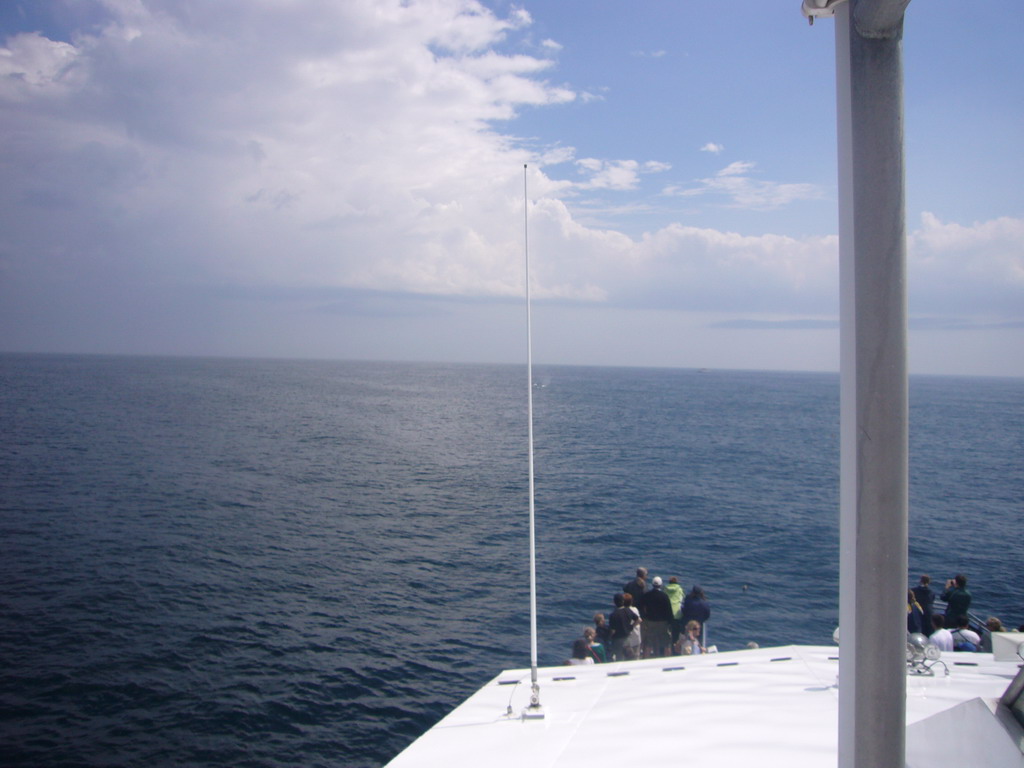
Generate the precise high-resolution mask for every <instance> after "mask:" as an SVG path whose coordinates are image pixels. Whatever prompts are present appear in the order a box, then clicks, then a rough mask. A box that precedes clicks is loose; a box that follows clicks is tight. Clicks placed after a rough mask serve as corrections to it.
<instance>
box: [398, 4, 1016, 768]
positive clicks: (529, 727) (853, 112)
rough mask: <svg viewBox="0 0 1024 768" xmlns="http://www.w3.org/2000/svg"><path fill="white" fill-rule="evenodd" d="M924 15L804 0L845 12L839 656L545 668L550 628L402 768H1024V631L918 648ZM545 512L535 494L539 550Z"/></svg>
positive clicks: (748, 654) (808, 652) (839, 65)
mask: <svg viewBox="0 0 1024 768" xmlns="http://www.w3.org/2000/svg"><path fill="white" fill-rule="evenodd" d="M909 2H910V0H803V9H802V10H803V12H804V15H805V16H807V17H808V18H809V19H810V20H811V22H813V21H814V19H815V18H818V17H834V18H835V28H836V83H837V89H836V90H837V133H838V156H839V240H840V247H839V250H840V286H841V288H840V293H841V295H840V329H841V330H840V382H841V391H840V434H841V438H840V553H841V554H840V568H839V569H840V595H839V616H840V625H841V627H842V642H841V645H840V646H839V648H838V649H837V648H834V647H819V646H795V645H791V646H783V647H779V648H764V649H752V650H742V651H733V652H727V653H719V654H707V655H700V656H686V657H671V658H666V659H648V660H641V661H629V662H622V663H613V664H601V665H594V666H564V667H548V668H539V669H538V667H537V664H536V640H535V632H534V636H533V638H532V643H533V647H532V649H531V650H532V653H531V661H532V664H531V667H530V668H529V669H522V670H508V671H504V672H502V673H501V674H499V675H498V676H497V677H495V678H494V679H493V680H492V681H491V682H490V683H488V684H487V685H485V686H484V687H483V688H481V689H480V690H479V691H477V692H476V693H475V694H473V695H472V696H471V697H470V698H469V699H468V700H466V701H465V702H464V703H463V704H461V705H460V706H459V707H457V708H456V709H455V710H454V711H452V712H451V713H450V714H449V715H448V716H447V717H445V718H444V719H443V720H441V721H440V722H439V723H438V724H437V725H435V726H434V727H433V728H431V729H430V730H429V731H427V732H426V733H425V734H424V735H423V736H421V737H420V738H419V739H417V740H416V741H415V742H414V743H413V744H412V745H410V747H408V748H407V749H406V750H405V751H403V752H402V753H401V754H399V755H398V756H397V757H396V758H395V759H394V760H393V761H392V762H391V763H389V765H390V766H392V768H410V767H411V766H440V765H443V766H469V765H474V766H475V765H487V766H505V765H508V766H512V765H515V766H531V768H538V767H539V766H551V767H555V766H557V767H559V768H562V767H564V768H578V767H582V766H588V767H589V766H595V765H605V764H609V763H611V764H628V765H631V766H645V765H673V764H677V763H691V762H693V763H697V764H701V765H713V766H746V765H757V766H759V767H763V768H767V767H769V766H786V768H796V767H797V766H834V765H838V766H840V768H906V767H907V766H910V767H911V768H935V766H939V765H951V766H952V765H984V766H986V768H1011V767H1013V768H1024V667H1022V666H1021V662H1022V661H1024V635H1021V634H1016V633H1000V634H997V635H993V652H992V653H949V654H946V655H944V656H943V657H942V658H936V653H935V650H934V648H928V647H926V646H925V645H924V644H923V640H924V639H923V637H922V636H916V638H914V641H913V642H910V641H908V637H907V634H906V603H905V596H906V586H907V585H906V579H907V506H908V503H907V484H908V481H907V463H908V456H907V454H908V448H907V443H908V441H907V433H908V426H907V411H908V409H907V364H906V359H907V357H906V326H907V318H906V229H905V220H904V219H905V217H904V173H903V82H902V59H901V57H902V32H903V21H904V11H905V10H906V7H907V5H908V4H909ZM527 286H529V282H527ZM527 290H529V289H528V288H527ZM531 432H532V425H531ZM531 470H532V467H531ZM532 511H533V509H532V498H531V539H532V537H533V534H532ZM532 557H533V555H532V552H531V563H532ZM531 570H532V567H531ZM533 589H534V587H533V585H532V584H531V602H532V600H533V598H532V594H533ZM533 622H535V619H533V618H532V619H531V624H532V625H533V626H535V624H533Z"/></svg>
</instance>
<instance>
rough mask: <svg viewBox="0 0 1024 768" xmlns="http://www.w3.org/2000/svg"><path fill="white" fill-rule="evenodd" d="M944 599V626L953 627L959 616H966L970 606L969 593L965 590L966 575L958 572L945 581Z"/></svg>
mask: <svg viewBox="0 0 1024 768" xmlns="http://www.w3.org/2000/svg"><path fill="white" fill-rule="evenodd" d="M942 599H943V600H945V601H946V627H947V628H949V627H955V626H957V622H958V621H959V620H960V619H961V618H965V619H966V618H967V611H968V609H969V608H970V607H971V593H970V592H968V591H967V577H966V576H964V575H963V574H962V573H958V574H957V575H956V577H955V578H952V579H949V580H948V581H947V582H946V591H945V592H943V593H942Z"/></svg>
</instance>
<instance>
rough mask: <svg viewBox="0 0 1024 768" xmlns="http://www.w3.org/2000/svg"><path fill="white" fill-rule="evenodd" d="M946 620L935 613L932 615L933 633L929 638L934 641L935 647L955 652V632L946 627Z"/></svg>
mask: <svg viewBox="0 0 1024 768" xmlns="http://www.w3.org/2000/svg"><path fill="white" fill-rule="evenodd" d="M943 624H944V621H943V618H942V617H941V616H939V615H938V614H935V615H933V616H932V628H933V631H932V634H931V637H929V638H928V639H929V640H931V641H932V643H934V645H935V647H936V648H938V649H939V650H940V651H949V652H950V653H952V652H953V633H952V632H950V631H949V630H948V629H946V628H945V627H944V626H943Z"/></svg>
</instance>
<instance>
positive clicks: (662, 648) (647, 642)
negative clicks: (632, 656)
mask: <svg viewBox="0 0 1024 768" xmlns="http://www.w3.org/2000/svg"><path fill="white" fill-rule="evenodd" d="M640 616H641V618H643V620H644V623H643V624H642V625H641V628H640V631H641V633H642V637H643V656H644V658H645V659H652V658H655V657H659V656H665V655H666V654H667V652H668V649H669V648H670V647H671V645H672V635H671V633H670V632H669V622H670V621H672V601H671V600H669V597H668V595H666V594H665V592H664V590H662V588H661V576H655V577H654V581H653V582H651V591H650V592H644V595H643V597H641V598H640Z"/></svg>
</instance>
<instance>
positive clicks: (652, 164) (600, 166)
mask: <svg viewBox="0 0 1024 768" xmlns="http://www.w3.org/2000/svg"><path fill="white" fill-rule="evenodd" d="M576 165H577V166H578V167H579V169H580V172H581V173H584V174H589V178H588V179H587V180H586V181H583V182H579V183H577V184H576V185H575V186H576V187H577V188H578V189H608V190H619V191H626V190H632V189H636V188H637V186H638V185H639V183H640V175H641V174H644V173H661V172H663V171H667V170H669V169H670V168H671V167H672V166H671V165H669V164H668V163H662V162H660V161H657V160H648V161H647V162H645V163H643V164H641V163H639V162H637V161H636V160H614V161H610V160H599V159H597V158H593V157H585V158H582V159H580V160H577V161H576Z"/></svg>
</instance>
